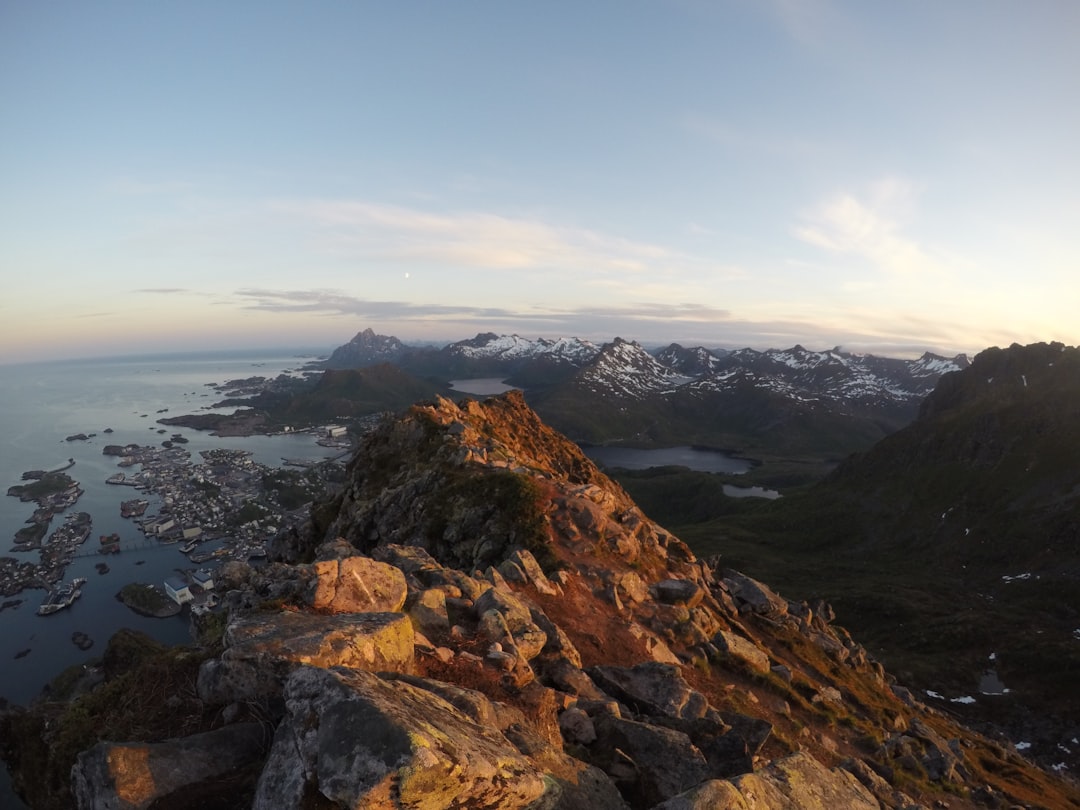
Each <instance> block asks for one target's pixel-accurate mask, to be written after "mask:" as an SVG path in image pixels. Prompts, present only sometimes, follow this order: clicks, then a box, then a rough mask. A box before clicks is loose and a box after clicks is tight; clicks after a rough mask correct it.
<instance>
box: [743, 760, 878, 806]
mask: <svg viewBox="0 0 1080 810" xmlns="http://www.w3.org/2000/svg"><path fill="white" fill-rule="evenodd" d="M731 782H732V784H733V785H735V787H736V788H737V789H738V791H739V793H741V794H742V795H743V797H744V798H745V799H746V800H747V806H749V807H752V808H754V809H755V810H836V808H839V807H843V808H844V810H879V808H880V807H881V805H879V804H878V801H877V799H875V798H874V796H873V794H871V793H870V791H869V790H867V789H866V788H865V787H863V786H862V785H861V784H860V783H859V781H858V780H857V779H856V778H855V777H854V776H852V775H851V774H850V773H848V772H847V771H845V770H843V769H841V768H832V769H830V768H826V767H825V766H824V765H822V764H821V763H820V762H818V761H817V760H816V759H814V758H813V757H812V756H810V755H809V754H807V753H805V752H799V753H797V754H792V755H791V756H789V757H784V758H783V759H778V760H775V761H774V762H772V764H770V765H769V766H768V767H767V768H763V769H762V770H760V771H758V772H757V773H751V774H746V775H745V776H739V777H736V778H735V779H732V780H731ZM733 807H738V805H733Z"/></svg>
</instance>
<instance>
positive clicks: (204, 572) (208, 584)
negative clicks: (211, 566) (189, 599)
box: [191, 568, 214, 591]
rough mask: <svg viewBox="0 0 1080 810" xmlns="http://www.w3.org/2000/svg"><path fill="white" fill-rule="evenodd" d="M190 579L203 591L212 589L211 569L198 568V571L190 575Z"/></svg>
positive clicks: (212, 573)
mask: <svg viewBox="0 0 1080 810" xmlns="http://www.w3.org/2000/svg"><path fill="white" fill-rule="evenodd" d="M191 579H192V580H193V581H194V583H195V584H196V585H198V586H199V587H200V588H202V589H203V590H204V591H210V590H213V589H214V572H213V571H210V570H208V569H206V568H200V569H199V570H198V571H196V572H195V573H194V574H192V575H191Z"/></svg>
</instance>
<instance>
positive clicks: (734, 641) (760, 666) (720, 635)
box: [712, 630, 771, 673]
mask: <svg viewBox="0 0 1080 810" xmlns="http://www.w3.org/2000/svg"><path fill="white" fill-rule="evenodd" d="M712 643H713V644H715V645H716V647H717V649H718V650H720V652H722V653H727V654H728V655H729V656H731V657H732V658H734V659H735V660H736V661H741V662H742V663H744V664H746V665H747V666H748V667H750V668H751V669H753V670H756V671H757V672H762V673H764V672H768V671H769V670H770V668H771V665H770V664H769V656H768V655H767V654H766V653H765V652H764V651H763V650H762V649H761V648H760V647H758V646H757V645H756V644H754V642H752V641H749V640H747V639H745V638H743V637H742V636H737V635H735V634H734V633H729V632H727V631H726V630H720V631H719V632H717V634H716V635H715V636H713V641H712Z"/></svg>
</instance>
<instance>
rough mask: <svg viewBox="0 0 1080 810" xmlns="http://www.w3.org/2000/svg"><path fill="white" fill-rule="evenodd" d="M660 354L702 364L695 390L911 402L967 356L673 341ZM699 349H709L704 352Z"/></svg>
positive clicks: (687, 367)
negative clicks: (717, 349) (716, 347)
mask: <svg viewBox="0 0 1080 810" xmlns="http://www.w3.org/2000/svg"><path fill="white" fill-rule="evenodd" d="M674 347H675V348H674V349H673V347H672V346H669V347H668V348H667V349H665V350H663V355H664V356H665V357H670V358H673V359H677V360H679V361H680V363H681V365H680V366H679V368H681V369H683V370H685V371H687V372H688V373H689V372H690V370H691V369H692V368H707V369H708V371H706V372H704V373H701V374H699V375H698V376H697V378H696V379H695V380H694V381H693V382H692V383H691V384H690V385H691V386H692V388H694V389H695V390H698V391H707V390H711V391H729V390H737V389H740V388H745V387H747V386H753V387H757V388H761V389H765V390H768V391H771V392H773V393H776V394H781V395H783V396H787V397H792V398H794V399H797V400H800V401H803V402H814V401H831V402H833V403H841V402H847V403H852V404H860V405H873V404H885V403H895V404H897V405H909V404H917V403H918V402H921V401H922V400H923V399H924V398H925V397H926V395H927V394H929V393H930V392H931V391H932V390H933V389H934V386H935V385H937V381H938V380H939V379H940V378H941V376H942V375H943V374H947V373H948V372H950V371H960V370H962V369H964V368H967V366H968V360H967V357H965V356H964V355H957V356H956V357H953V358H945V357H939V356H937V355H934V354H930V353H926V354H924V355H923V356H922V357H920V358H919V359H917V360H902V359H896V358H888V357H876V356H874V355H861V354H851V353H849V352H844V351H841V350H839V349H830V350H827V351H809V350H807V349H805V348H803V347H802V346H798V345H796V346H793V347H792V348H790V349H769V350H767V351H763V352H759V351H755V350H754V349H738V350H736V351H732V352H727V353H725V354H723V355H721V356H717V355H712V354H711V353H709V352H708V350H706V349H702V348H700V347H699V348H697V349H683V348H682V347H680V346H678V345H677V344H674ZM705 355H709V356H708V357H706V356H705Z"/></svg>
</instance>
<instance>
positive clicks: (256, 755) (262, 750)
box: [72, 723, 267, 810]
mask: <svg viewBox="0 0 1080 810" xmlns="http://www.w3.org/2000/svg"><path fill="white" fill-rule="evenodd" d="M266 746H267V739H266V730H265V729H264V728H263V727H262V726H260V725H259V724H257V723H243V724H237V725H232V726H226V727H225V728H221V729H218V730H217V731H210V732H207V733H205V734H195V735H193V736H190V737H184V738H182V739H179V740H170V741H166V742H159V743H109V742H103V743H99V744H98V745H95V746H94V747H93V748H91V749H90V750H89V751H84V752H83V753H81V754H79V757H78V760H77V761H76V763H75V768H74V769H73V770H72V793H73V794H74V797H75V802H76V804H77V805H78V806H79V807H87V808H90V807H92V808H94V809H95V810H143V808H149V807H163V806H171V807H192V806H195V805H196V804H197V803H198V802H199V801H207V802H208V801H210V800H211V799H212V798H213V797H214V796H215V794H218V795H220V794H224V795H225V796H228V795H230V794H231V793H234V792H235V791H236V790H237V787H238V786H240V785H243V783H244V782H245V781H253V780H254V778H255V775H256V774H257V773H258V771H257V770H254V771H253V770H252V768H253V766H258V767H261V766H262V762H263V759H264V758H265V756H266Z"/></svg>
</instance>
